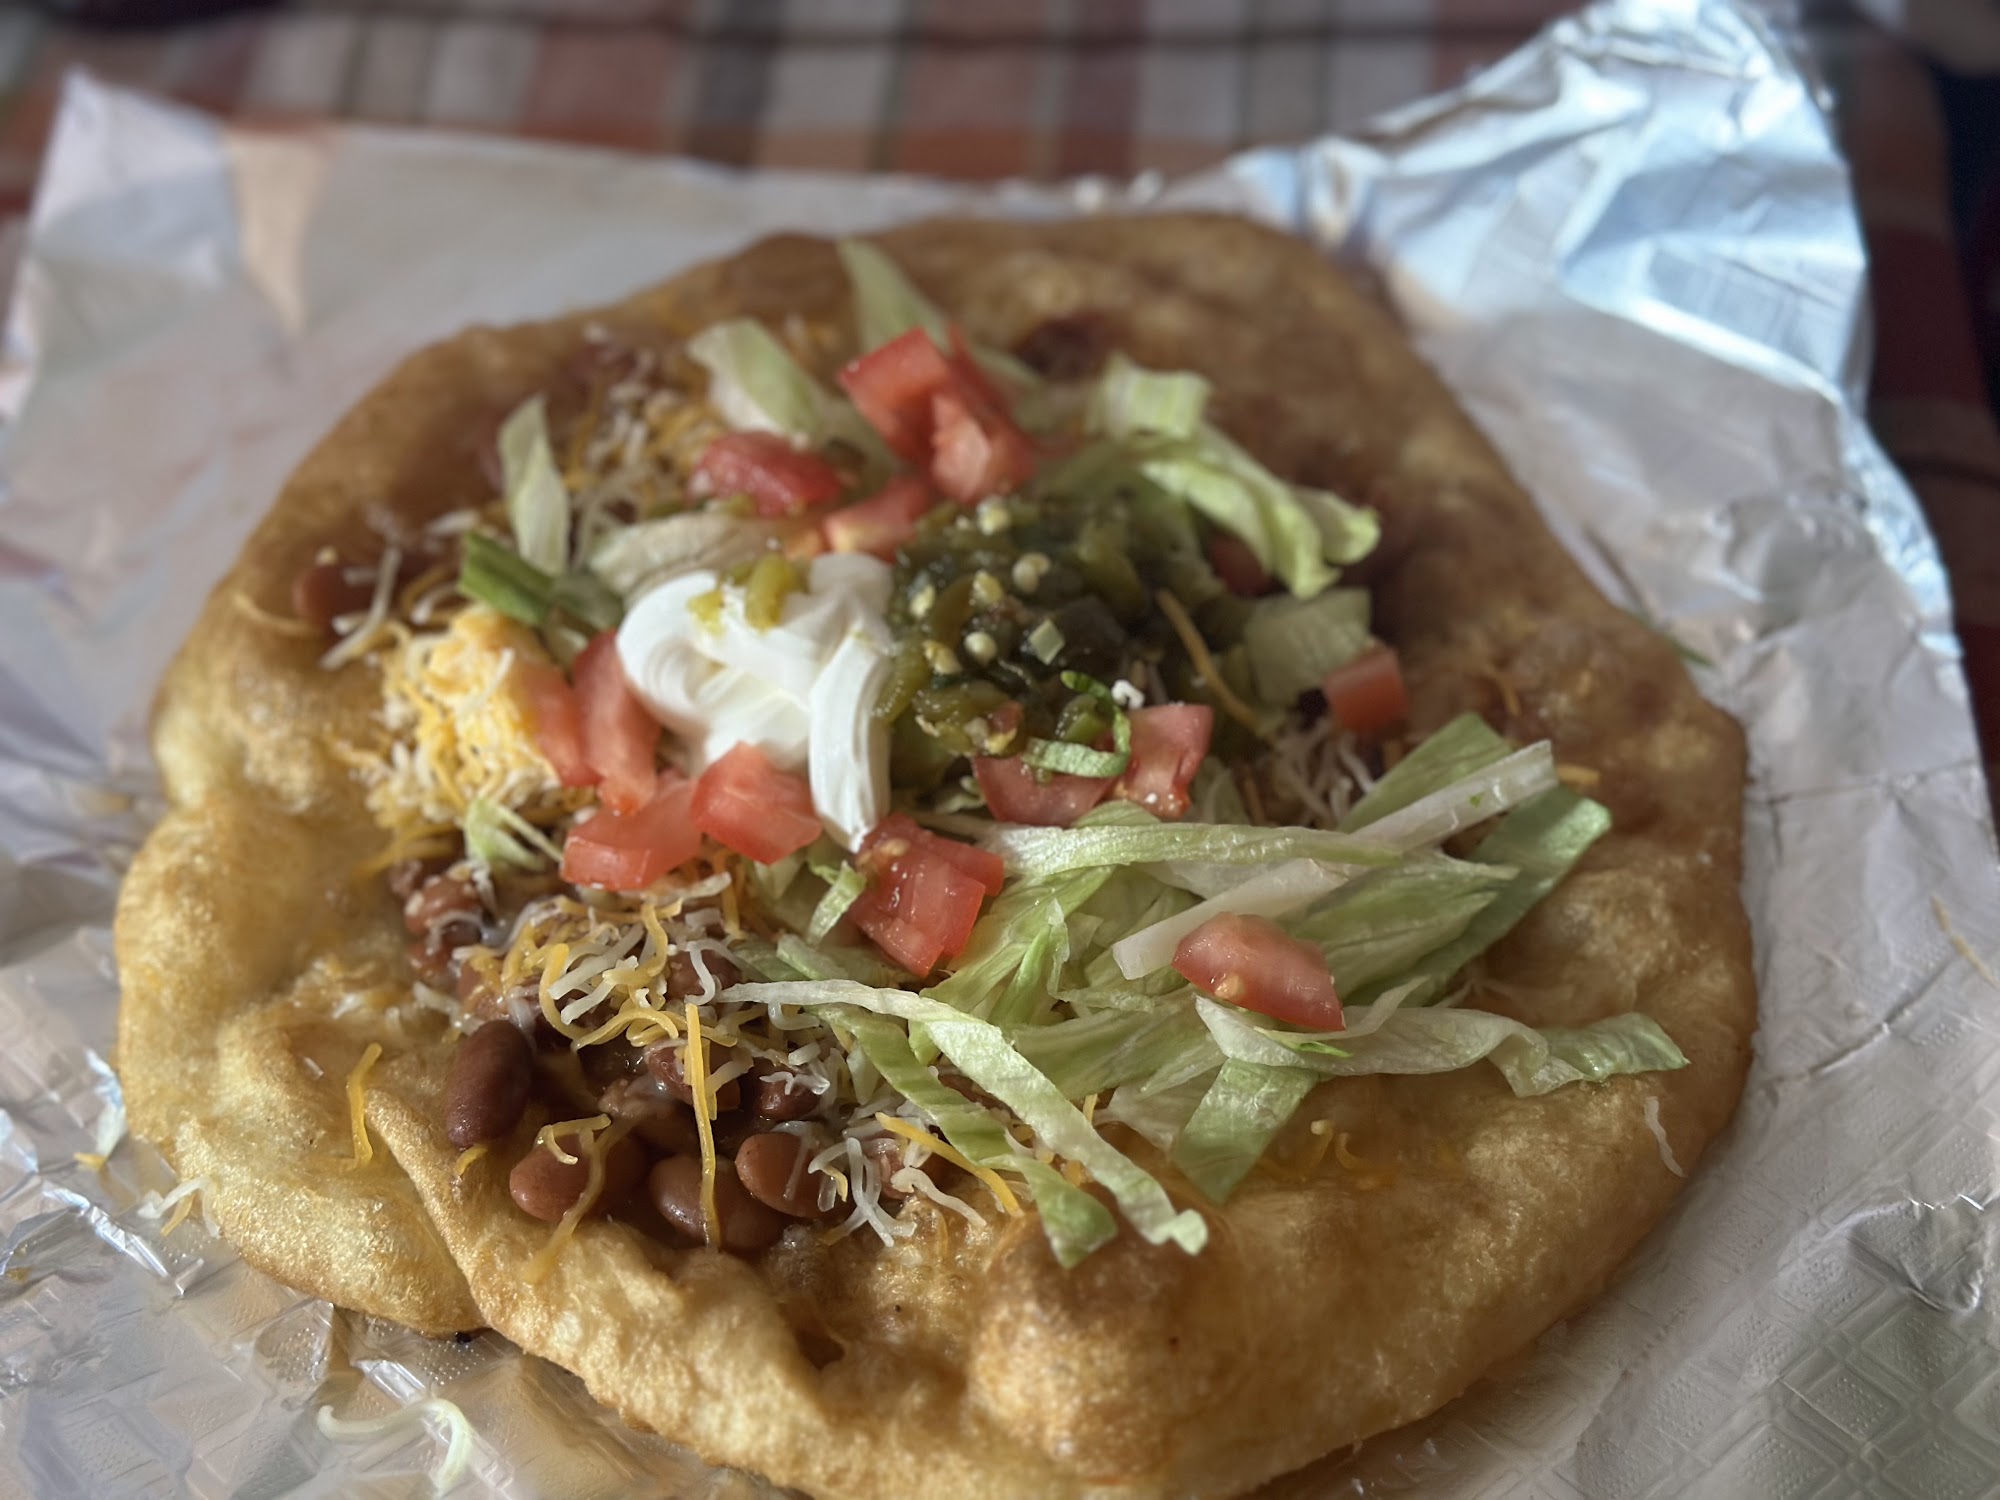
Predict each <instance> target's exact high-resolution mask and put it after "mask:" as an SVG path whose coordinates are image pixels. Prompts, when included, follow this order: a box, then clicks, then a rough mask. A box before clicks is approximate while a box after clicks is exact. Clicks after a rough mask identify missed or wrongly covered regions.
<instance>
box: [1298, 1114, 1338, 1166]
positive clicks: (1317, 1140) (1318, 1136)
mask: <svg viewBox="0 0 2000 1500" xmlns="http://www.w3.org/2000/svg"><path fill="white" fill-rule="evenodd" d="M1306 1128H1307V1129H1308V1130H1310V1131H1311V1132H1312V1138H1313V1143H1312V1149H1311V1150H1310V1151H1309V1152H1307V1153H1306V1159H1305V1161H1304V1162H1303V1163H1302V1164H1301V1166H1300V1171H1301V1172H1302V1173H1303V1174H1304V1175H1305V1176H1307V1177H1310V1176H1312V1175H1313V1174H1314V1173H1315V1172H1317V1171H1318V1170H1319V1165H1320V1163H1321V1162H1323V1161H1325V1160H1326V1152H1327V1148H1328V1147H1329V1146H1331V1145H1332V1144H1333V1121H1331V1120H1314V1121H1313V1122H1312V1124H1311V1125H1309V1126H1307V1127H1306Z"/></svg>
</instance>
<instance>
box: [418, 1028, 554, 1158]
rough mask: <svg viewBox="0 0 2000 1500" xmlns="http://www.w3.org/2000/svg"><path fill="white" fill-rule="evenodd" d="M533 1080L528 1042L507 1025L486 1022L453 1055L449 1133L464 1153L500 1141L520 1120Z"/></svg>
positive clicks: (447, 1094) (447, 1096)
mask: <svg viewBox="0 0 2000 1500" xmlns="http://www.w3.org/2000/svg"><path fill="white" fill-rule="evenodd" d="M534 1081H535V1053H534V1049H533V1048H532V1047H530V1046H529V1045H528V1039H527V1038H526V1037H524V1036H522V1035H521V1033H520V1031H519V1029H518V1028H516V1027H514V1026H511V1025H509V1024H508V1023H507V1022H505V1021H489V1022H487V1023H486V1024H485V1025H484V1026H482V1027H480V1028H479V1029H478V1030H477V1031H474V1032H472V1033H470V1034H469V1035H468V1036H466V1038H465V1039H464V1040H463V1041H461V1042H460V1043H459V1044H458V1050H457V1051H455V1052H453V1053H452V1055H451V1067H450V1069H449V1071H447V1072H446V1074H445V1080H444V1133H445V1135H446V1136H447V1137H448V1138H449V1139H450V1141H451V1143H452V1144H453V1145H454V1146H457V1147H459V1148H461V1149H463V1148H465V1147H467V1146H475V1145H477V1144H478V1143H479V1142H481V1141H491V1140H497V1139H498V1138H499V1137H501V1136H503V1135H505V1134H506V1133H507V1132H508V1131H510V1130H512V1129H513V1128H514V1126H515V1124H516V1123H517V1122H518V1121H519V1120H520V1118H521V1111H522V1110H524V1109H526V1108H527V1107H528V1091H529V1089H530V1088H532V1087H533V1085H534ZM557 1165H558V1166H560V1165H561V1163H560V1162H558V1163H557Z"/></svg>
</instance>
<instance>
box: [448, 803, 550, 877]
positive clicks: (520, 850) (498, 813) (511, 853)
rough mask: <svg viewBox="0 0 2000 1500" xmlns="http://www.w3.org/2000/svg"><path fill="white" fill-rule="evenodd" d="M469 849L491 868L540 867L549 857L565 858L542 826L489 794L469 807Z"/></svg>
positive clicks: (478, 861)
mask: <svg viewBox="0 0 2000 1500" xmlns="http://www.w3.org/2000/svg"><path fill="white" fill-rule="evenodd" d="M465 852H466V853H467V854H469V855H471V856H472V858H473V860H474V861H475V862H476V863H478V864H482V865H485V866H486V867H487V868H488V869H489V870H491V869H495V868H498V867H500V866H503V865H512V866H513V867H515V868H516V869H521V870H536V869H540V868H541V866H542V864H543V862H544V861H545V860H553V861H557V862H560V861H561V859H562V850H561V849H559V848H557V847H556V846H555V844H553V843H552V842H550V840H549V836H548V835H547V834H545V833H543V832H542V830H541V829H539V828H537V827H536V826H535V825H534V824H532V823H530V822H529V821H528V820H527V819H526V818H524V817H522V816H521V815H520V814H519V813H517V812H515V811H514V809H513V808H511V807H503V806H502V805H501V804H500V803H498V802H493V801H489V800H488V799H487V798H485V797H475V798H473V799H472V804H471V805H470V806H469V807H467V808H466V810H465Z"/></svg>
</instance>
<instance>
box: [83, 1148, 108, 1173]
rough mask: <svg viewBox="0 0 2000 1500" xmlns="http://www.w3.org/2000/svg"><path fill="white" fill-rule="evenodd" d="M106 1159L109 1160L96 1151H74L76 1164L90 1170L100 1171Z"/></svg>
mask: <svg viewBox="0 0 2000 1500" xmlns="http://www.w3.org/2000/svg"><path fill="white" fill-rule="evenodd" d="M107 1160H109V1158H108V1157H106V1156H104V1155H103V1154H102V1153H100V1152H97V1151H79V1152H77V1153H76V1164H77V1165H78V1166H79V1167H84V1168H87V1169H89V1170H90V1171H92V1172H102V1171H103V1170H104V1163H105V1162H106V1161H107Z"/></svg>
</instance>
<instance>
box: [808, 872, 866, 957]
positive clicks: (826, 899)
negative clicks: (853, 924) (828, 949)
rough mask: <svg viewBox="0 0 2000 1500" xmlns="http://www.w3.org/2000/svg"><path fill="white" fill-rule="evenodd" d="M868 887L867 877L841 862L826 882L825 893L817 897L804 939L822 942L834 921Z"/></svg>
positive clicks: (838, 918) (832, 927)
mask: <svg viewBox="0 0 2000 1500" xmlns="http://www.w3.org/2000/svg"><path fill="white" fill-rule="evenodd" d="M867 889H868V877H867V876H866V875H863V874H862V873H861V872H860V871H859V870H857V869H855V868H854V866H853V865H850V864H845V863H843V864H842V865H841V867H840V869H839V870H838V871H837V872H836V873H835V874H834V876H833V878H832V879H831V880H829V881H827V883H826V894H825V895H823V896H821V897H820V898H819V905H817V906H815V907H814V908H813V914H812V921H810V922H809V923H807V924H806V941H807V942H809V943H823V942H825V941H826V937H827V934H828V933H830V932H832V931H833V929H834V926H835V924H836V923H838V922H839V921H840V919H841V918H842V917H844V916H846V915H847V908H848V907H850V906H852V905H853V904H854V903H855V902H856V901H857V900H858V899H859V898H860V896H861V893H862V892H863V891H865V890H867Z"/></svg>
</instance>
